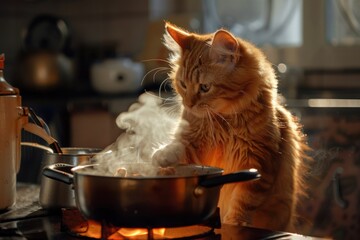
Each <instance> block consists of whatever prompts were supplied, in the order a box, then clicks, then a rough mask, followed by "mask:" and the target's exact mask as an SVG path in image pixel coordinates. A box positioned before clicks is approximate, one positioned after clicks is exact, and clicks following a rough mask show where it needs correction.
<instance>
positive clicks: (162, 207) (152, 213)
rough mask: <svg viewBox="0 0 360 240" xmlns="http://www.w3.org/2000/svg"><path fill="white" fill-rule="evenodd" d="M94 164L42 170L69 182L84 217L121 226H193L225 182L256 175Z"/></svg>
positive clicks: (214, 202)
mask: <svg viewBox="0 0 360 240" xmlns="http://www.w3.org/2000/svg"><path fill="white" fill-rule="evenodd" d="M94 168H96V165H94V164H92V165H87V166H78V167H73V166H71V165H67V164H54V165H51V166H49V167H47V168H44V170H43V174H44V175H45V176H47V177H50V178H53V179H57V180H59V181H62V182H65V183H67V184H73V185H74V189H75V198H76V202H77V206H78V208H79V210H80V212H81V213H82V214H83V215H84V216H85V217H86V218H88V219H92V220H97V221H101V222H105V223H108V224H112V225H115V226H122V227H144V228H153V227H176V226H185V225H192V224H198V223H201V222H203V221H206V220H207V219H208V218H209V217H211V216H212V215H213V214H214V213H215V211H216V208H217V204H218V199H219V193H220V189H221V186H222V185H223V184H225V183H233V182H242V181H248V180H254V179H258V178H259V177H260V175H259V173H258V172H257V171H256V170H255V169H251V170H244V171H241V172H236V173H232V174H227V175H222V173H223V170H222V169H220V168H215V167H205V166H197V165H180V166H177V167H175V170H176V175H170V176H155V177H117V176H102V175H97V174H94V173H92V172H91V170H93V169H94Z"/></svg>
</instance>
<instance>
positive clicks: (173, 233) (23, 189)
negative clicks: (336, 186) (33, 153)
mask: <svg viewBox="0 0 360 240" xmlns="http://www.w3.org/2000/svg"><path fill="white" fill-rule="evenodd" d="M17 195H18V197H17V203H16V205H15V206H14V207H13V208H11V209H9V210H7V211H3V212H0V239H2V240H3V239H4V240H7V239H9V240H10V239H11V240H23V239H52V240H60V239H61V240H68V239H69V240H77V239H79V240H81V239H182V240H186V239H198V240H205V239H216V240H219V239H222V240H229V239H231V240H248V239H249V240H250V239H307V240H311V239H317V238H313V237H307V236H302V235H297V234H293V233H286V232H274V231H269V230H263V229H257V228H250V227H244V226H232V225H226V224H220V221H219V217H218V213H216V214H214V216H213V217H212V218H210V221H208V222H206V223H201V224H199V225H194V226H184V227H176V228H166V229H151V228H149V229H125V228H119V227H116V226H111V225H109V224H106V223H99V222H96V221H91V220H87V219H85V218H84V217H83V216H82V215H81V214H80V212H79V211H78V210H77V209H59V210H55V211H48V210H44V209H42V208H41V206H40V205H39V203H38V197H39V186H36V185H26V184H25V185H24V184H18V189H17ZM135 230H136V231H143V233H142V234H139V233H136V234H134V231H135Z"/></svg>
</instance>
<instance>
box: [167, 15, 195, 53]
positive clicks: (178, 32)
mask: <svg viewBox="0 0 360 240" xmlns="http://www.w3.org/2000/svg"><path fill="white" fill-rule="evenodd" d="M165 30H166V32H167V34H168V35H169V36H170V37H171V38H172V39H173V40H174V41H175V42H176V43H177V44H178V45H179V46H180V47H181V48H182V49H183V50H185V49H189V47H190V34H189V33H188V32H186V31H184V30H182V29H180V28H178V27H176V26H174V25H172V24H170V23H168V22H167V23H165Z"/></svg>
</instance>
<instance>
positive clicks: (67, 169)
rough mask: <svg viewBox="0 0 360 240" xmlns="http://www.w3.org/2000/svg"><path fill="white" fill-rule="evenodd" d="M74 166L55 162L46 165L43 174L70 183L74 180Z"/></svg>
mask: <svg viewBox="0 0 360 240" xmlns="http://www.w3.org/2000/svg"><path fill="white" fill-rule="evenodd" d="M73 167H75V166H74V165H71V164H66V163H55V164H52V165H49V166H46V167H44V169H43V171H42V174H43V175H44V176H46V177H48V178H51V179H54V180H56V181H60V182H63V183H66V184H69V185H70V184H73V182H74V175H73V174H72V172H71V169H72V168H73Z"/></svg>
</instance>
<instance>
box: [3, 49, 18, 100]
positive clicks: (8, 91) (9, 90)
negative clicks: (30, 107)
mask: <svg viewBox="0 0 360 240" xmlns="http://www.w3.org/2000/svg"><path fill="white" fill-rule="evenodd" d="M4 65H5V55H4V54H0V96H4V95H19V90H18V89H17V88H14V87H12V86H11V85H10V84H9V83H8V82H6V81H5V79H4V74H3V70H4Z"/></svg>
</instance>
